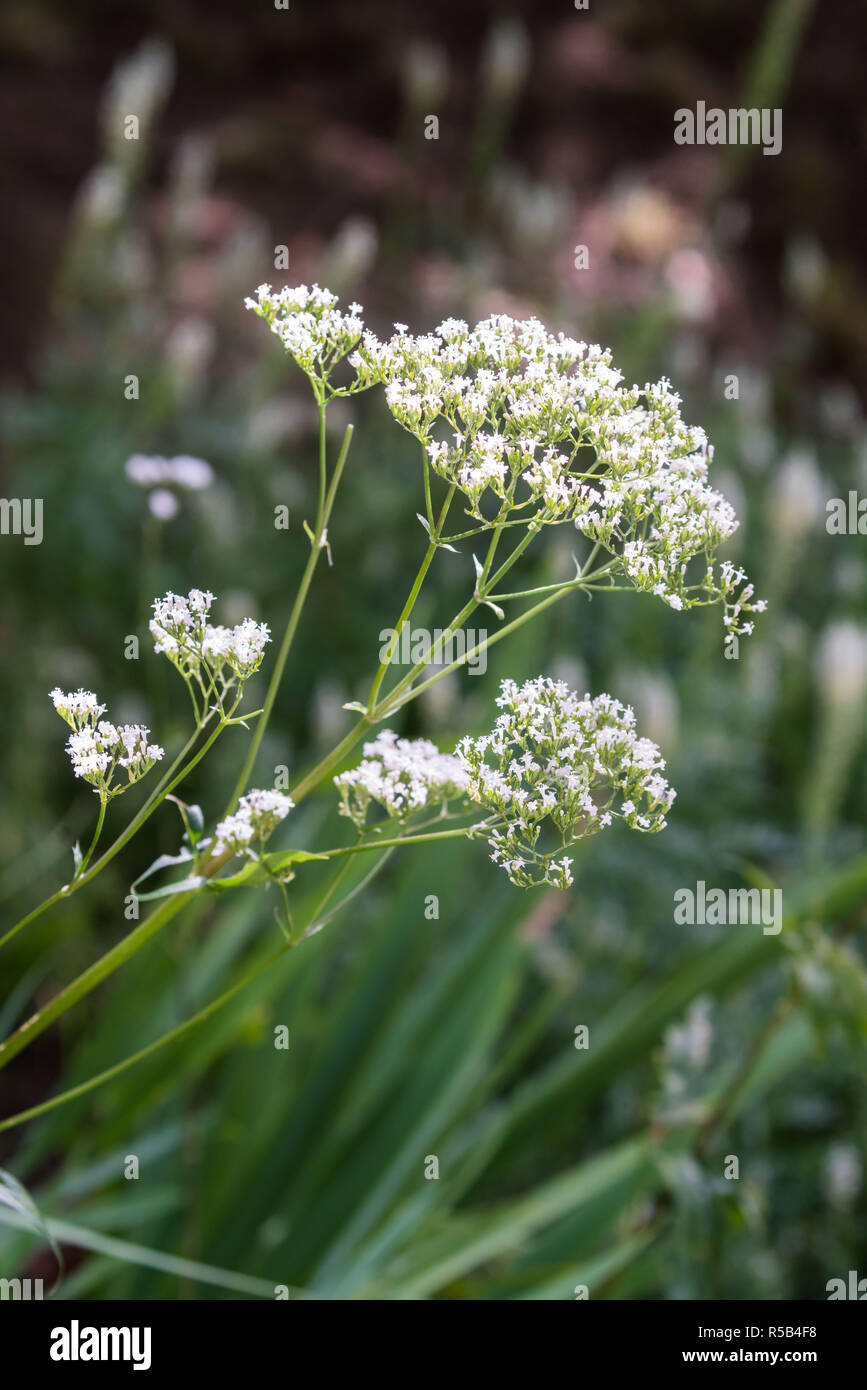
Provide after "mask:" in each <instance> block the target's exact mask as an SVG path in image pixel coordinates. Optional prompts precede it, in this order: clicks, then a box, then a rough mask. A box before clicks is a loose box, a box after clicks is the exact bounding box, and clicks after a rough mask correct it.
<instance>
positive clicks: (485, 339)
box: [350, 314, 764, 634]
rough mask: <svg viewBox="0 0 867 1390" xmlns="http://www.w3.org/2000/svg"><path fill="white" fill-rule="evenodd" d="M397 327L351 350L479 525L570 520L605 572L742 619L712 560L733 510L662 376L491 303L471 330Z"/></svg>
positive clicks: (669, 599)
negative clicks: (634, 372) (720, 607)
mask: <svg viewBox="0 0 867 1390" xmlns="http://www.w3.org/2000/svg"><path fill="white" fill-rule="evenodd" d="M395 329H396V331H395V334H394V335H393V336H392V338H390V339H389V340H388V341H387V342H385V343H382V342H379V341H378V339H377V338H376V337H375V335H374V334H372V333H368V332H365V333H364V334H363V336H362V341H361V344H360V346H359V348H358V349H357V350H356V352H355V353H353V355H352V356H351V357H350V362H351V364H352V365H353V366H354V367H355V369H356V371H357V372H358V374H359V377H360V378H361V379H362V380H364V381H365V382H366V383H367V384H371V385H372V384H374V382H376V381H377V380H381V381H383V382H384V383H385V396H386V400H387V402H388V405H389V408H390V410H391V412H392V414H393V415H394V417H395V419H396V420H397V421H398V423H399V424H401V425H402V426H403V427H404V429H406V430H408V431H409V433H410V434H412V435H414V436H415V437H416V438H417V439H419V440H420V441H421V442H422V444H423V446H424V448H425V450H426V453H427V456H428V459H429V461H430V463H431V466H432V467H433V468H434V469H435V471H436V472H437V473H439V474H440V475H441V476H442V477H443V478H445V479H446V480H447V481H448V482H450V483H454V484H455V485H456V486H457V487H458V488H459V489H460V491H461V492H462V493H463V494H464V495H465V496H466V498H467V500H468V502H469V504H470V507H469V510H470V513H471V515H473V516H474V517H476V518H477V519H478V520H479V521H480V522H482V523H483V524H485V525H490V524H492V523H493V520H494V519H498V520H502V519H503V518H504V517H505V516H506V515H507V514H508V513H509V512H511V511H515V512H520V511H522V510H524V512H525V514H526V516H527V518H528V521H529V520H530V519H531V518H533V519H535V520H536V521H537V522H540V523H548V524H550V523H552V522H563V521H566V520H574V523H575V525H576V527H578V529H579V530H581V531H582V532H583V533H584V534H585V535H586V536H587V537H589V538H590V539H591V540H592V541H594V542H599V543H600V545H601V546H603V547H604V548H605V549H606V550H607V551H609V553H610V554H611V556H612V557H614V559H615V561H616V563H615V564H614V565H613V566H612V567H611V569H609V571H608V575H609V578H608V580H607V582H610V583H613V582H614V579H615V576H616V575H618V574H620V575H623V576H625V577H626V578H627V579H629V580H630V581H631V582H632V583H633V584H634V585H635V586H636V588H639V589H643V590H646V591H648V592H650V593H653V594H655V595H656V596H657V597H659V598H661V599H662V600H663V601H664V602H666V603H668V604H669V605H670V606H671V607H673V608H678V609H681V608H688V607H692V606H694V605H695V604H698V603H717V602H723V603H724V604H725V612H726V619H725V622H726V628H727V632H728V633H729V634H730V633H736V634H737V633H748V632H749V631H751V625H750V624H748V623H745V622H741V621H740V614H741V612H742V611H743V612H761V611H762V610H763V608H764V604H763V603H758V602H754V601H753V590H752V588H751V586H747V587H745V588H744V589H743V590H742V591H741V592H740V594H739V595H737V596H735V595H734V594H733V593H732V591H731V584H730V576H729V577H728V578H727V577H726V575H725V574H722V573H721V574H719V575H717V574H715V573H714V560H715V553H716V550H717V548H718V547H719V546H720V545H721V544H722V543H723V542H724V541H725V540H727V539H728V537H729V536H731V535H732V533H733V532H734V531H735V530H736V528H737V525H738V522H737V518H736V517H735V514H734V511H733V509H732V508H731V506H730V505H729V503H728V502H727V501H726V500H725V498H724V497H723V496H722V495H721V494H720V493H719V492H716V491H715V490H714V489H713V488H711V487H709V486H708V484H707V481H706V479H707V471H708V465H709V463H710V461H711V459H712V457H713V451H712V449H711V448H710V447H709V445H708V442H707V439H706V436H705V433H704V431H703V430H701V429H698V428H690V427H688V426H687V425H686V424H684V422H683V419H682V418H681V413H680V406H681V401H680V397H679V396H678V395H677V394H676V393H675V392H674V391H673V390H672V388H671V385H670V383H669V382H668V381H667V380H666V379H664V378H663V379H662V380H661V381H659V382H655V383H646V384H645V385H644V386H643V387H639V386H631V387H627V386H624V385H622V376H621V373H620V372H619V371H617V370H616V369H615V368H614V367H613V366H612V364H611V353H610V352H609V351H608V350H607V349H602V348H601V347H599V346H598V345H596V344H587V343H584V342H579V341H576V340H575V339H573V338H567V337H565V336H564V335H563V334H562V333H561V334H557V335H554V334H551V333H549V332H548V330H547V329H546V328H545V327H544V325H543V324H541V323H540V322H539V320H538V319H526V320H516V319H512V318H509V317H508V316H507V315H504V314H501V315H496V316H495V317H493V318H490V319H486V320H484V321H483V322H481V323H479V324H477V325H476V327H475V328H474V329H472V330H470V328H469V327H468V325H467V324H466V323H464V322H463V321H462V320H457V319H449V320H446V322H444V323H442V324H440V326H439V327H438V328H437V329H436V330H435V331H434V332H433V333H430V334H427V335H425V336H422V337H415V336H412V335H410V334H409V333H408V332H407V329H406V327H405V325H403V324H396V325H395ZM491 498H492V499H493V508H494V513H495V515H494V516H491V517H486V515H485V513H484V511H483V505H484V504H485V502H488V503H489V505H488V511H490V510H491V507H490V499H491ZM700 556H703V557H704V560H705V563H704V564H700V563H698V562H697V566H696V567H692V568H691V567H690V561H692V560H693V559H695V558H696V557H700ZM693 570H695V572H693ZM688 571H689V573H688Z"/></svg>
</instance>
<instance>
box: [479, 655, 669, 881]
mask: <svg viewBox="0 0 867 1390" xmlns="http://www.w3.org/2000/svg"><path fill="white" fill-rule="evenodd" d="M497 704H498V705H499V706H500V707H501V709H502V711H503V713H502V714H501V715H500V716H499V718H498V719H497V721H496V724H495V726H494V729H493V731H492V732H491V733H490V734H485V735H484V736H483V737H481V738H475V739H474V738H464V739H462V740H461V742H460V743H459V744H458V746H457V749H456V753H457V756H458V757H459V759H460V761H461V763H462V765H463V767H464V770H465V772H466V775H467V779H468V780H467V785H466V790H467V795H468V796H469V797H470V799H471V800H473V801H477V802H478V803H479V804H480V805H481V806H483V807H484V808H485V809H486V810H487V811H488V812H489V815H488V818H487V819H486V820H485V821H483V822H481V823H480V825H479V826H478V827H476V828H475V830H474V833H475V834H482V833H484V834H485V835H487V837H488V843H489V844H490V846H491V849H492V851H493V853H492V855H491V858H492V859H493V861H494V863H495V864H499V865H500V866H501V867H502V868H503V869H504V870H505V871H506V873H507V874H508V875H509V878H510V879H511V881H512V882H513V883H515V884H517V885H518V886H520V887H529V886H531V885H533V884H538V883H549V884H553V885H554V886H555V887H558V888H567V887H569V885H570V884H571V883H572V875H571V872H570V866H571V864H572V862H573V861H572V860H571V859H569V858H568V857H567V856H566V855H565V853H564V851H565V850H567V849H568V848H569V846H570V845H572V844H574V843H575V842H576V841H578V840H582V839H585V838H586V837H587V836H589V835H594V834H596V833H597V832H598V831H599V830H602V829H603V828H604V827H605V826H608V825H610V824H611V822H612V820H614V819H618V820H624V821H625V822H626V824H627V825H629V826H631V827H632V828H633V829H635V830H644V831H657V830H662V829H663V828H664V827H665V824H666V822H665V813H666V811H667V810H668V808H669V807H670V806H671V804H672V802H673V801H674V797H675V792H674V790H673V789H672V788H671V787H670V786H669V785H668V782H667V781H666V780H665V778H664V777H663V776H662V772H663V769H664V767H665V762H664V760H663V758H662V757H661V756H660V752H659V749H658V748H657V746H656V744H655V743H653V742H652V741H651V740H650V739H647V738H639V737H638V736H637V734H636V732H635V715H634V714H633V712H632V710H631V709H628V708H625V707H624V706H623V705H621V704H620V703H619V701H617V700H615V699H613V698H612V697H611V696H610V695H597V696H596V697H595V698H591V697H590V696H589V695H585V696H584V698H583V699H581V698H580V697H579V696H578V695H577V694H576V693H575V692H574V691H571V690H570V689H569V688H568V686H567V685H566V684H565V683H564V682H563V681H554V680H551V679H550V678H549V677H546V676H539V677H537V678H536V679H535V680H529V681H526V682H525V683H524V684H523V685H522V686H518V685H516V683H515V682H514V681H510V680H506V681H503V683H502V686H501V693H500V695H499V697H498V699H497ZM558 856H559V857H558Z"/></svg>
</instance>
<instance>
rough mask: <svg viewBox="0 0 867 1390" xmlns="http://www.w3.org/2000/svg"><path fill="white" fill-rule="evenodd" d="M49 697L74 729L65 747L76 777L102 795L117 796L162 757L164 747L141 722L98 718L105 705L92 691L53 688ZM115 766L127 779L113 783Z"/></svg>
mask: <svg viewBox="0 0 867 1390" xmlns="http://www.w3.org/2000/svg"><path fill="white" fill-rule="evenodd" d="M51 700H52V702H53V704H54V708H55V709H56V710H57V713H58V714H59V715H60V716H61V718H63V719H65V720H66V722H67V724H69V725H71V727H72V730H73V732H72V733H71V734H70V735H69V738H68V739H67V741H66V749H67V752H68V753H69V757H70V760H71V762H72V768H73V771H74V773H75V775H76V777H83V778H84V780H85V781H86V782H89V783H90V784H91V786H92V787H95V788H96V790H97V791H98V792H100V793H101V794H102V795H105V796H106V797H113V796H119V795H120V794H121V792H125V791H126V790H127V789H128V788H129V787H131V786H132V785H133V783H134V782H138V781H139V779H140V778H142V777H144V776H145V774H146V773H148V772H150V770H151V768H152V767H153V766H154V764H155V763H158V762H160V761H161V760H162V758H164V757H165V750H164V749H163V748H161V747H160V746H159V744H158V743H151V742H150V740H149V732H150V731H149V730H148V729H147V728H146V727H145V726H144V725H143V724H112V723H111V722H110V720H108V719H101V718H100V715H101V714H103V713H104V711H105V705H101V704H99V702H98V701H97V698H96V696H95V695H94V693H93V692H92V691H90V690H77V691H74V692H70V693H69V694H64V693H63V692H62V691H61V690H52V691H51ZM118 768H122V769H123V771H124V772H125V773H126V779H127V780H126V782H125V783H124V784H123V785H121V786H116V785H113V784H112V778H113V776H114V773H115V771H116V769H118Z"/></svg>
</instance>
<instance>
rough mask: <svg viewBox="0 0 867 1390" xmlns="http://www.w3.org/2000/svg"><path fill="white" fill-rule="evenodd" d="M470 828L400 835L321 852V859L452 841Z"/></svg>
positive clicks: (464, 826)
mask: <svg viewBox="0 0 867 1390" xmlns="http://www.w3.org/2000/svg"><path fill="white" fill-rule="evenodd" d="M471 829H472V826H468V825H463V826H461V827H460V828H458V829H455V830H432V831H431V832H430V834H429V835H401V836H400V837H399V839H397V840H373V841H370V842H369V843H368V844H362V845H345V846H343V847H342V848H340V849H326V850H323V851H322V856H321V857H322V858H323V859H336V858H337V857H338V855H343V854H365V853H366V852H367V851H368V850H372V849H397V848H398V847H399V846H400V845H420V844H422V843H424V842H425V841H427V840H454V839H455V837H456V836H458V835H466V833H467V831H468V830H471Z"/></svg>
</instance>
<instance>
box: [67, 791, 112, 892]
mask: <svg viewBox="0 0 867 1390" xmlns="http://www.w3.org/2000/svg"><path fill="white" fill-rule="evenodd" d="M107 805H108V795H107V793H106V792H104V791H101V792H100V793H99V815H98V816H97V820H96V829H95V830H94V832H93V839H92V840H91V842H90V845H89V846H88V850H87V853H86V854H85V856H84V858H83V859H82V861H81V863H80V864H79V866H78V870H77V872H76V874H75V879H78V878H80V877H81V875H82V874H83V873H84V871H85V869H86V868H87V866H88V864H89V863H90V860H91V857H92V855H93V851H94V850H95V849H96V846H97V841H98V840H99V837H100V835H101V834H102V827H103V824H104V822H105V808H106V806H107ZM75 879H73V884H74V882H75Z"/></svg>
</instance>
